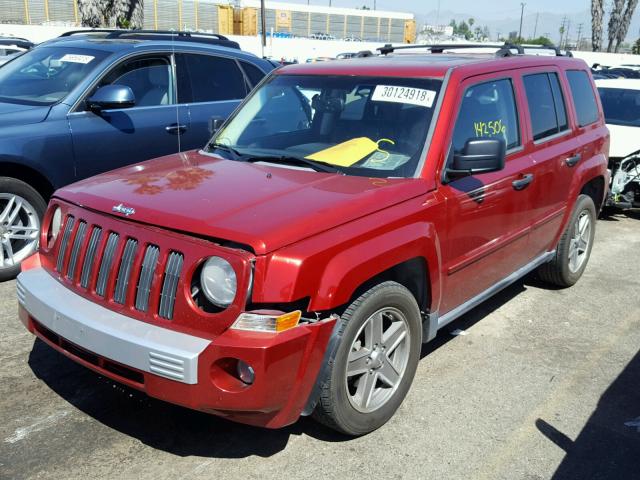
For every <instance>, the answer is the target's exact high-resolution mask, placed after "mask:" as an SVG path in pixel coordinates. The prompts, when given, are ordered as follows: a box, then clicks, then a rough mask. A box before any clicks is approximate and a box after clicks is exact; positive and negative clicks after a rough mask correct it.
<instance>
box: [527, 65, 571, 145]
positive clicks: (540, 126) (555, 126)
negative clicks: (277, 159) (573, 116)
mask: <svg viewBox="0 0 640 480" xmlns="http://www.w3.org/2000/svg"><path fill="white" fill-rule="evenodd" d="M552 79H553V80H552ZM554 81H555V82H554ZM523 82H524V89H525V93H526V96H527V104H528V105H529V114H530V115H531V129H532V131H533V139H534V140H540V139H542V138H545V137H548V136H550V135H554V134H556V133H559V132H561V131H562V130H566V129H567V115H566V112H565V111H564V104H563V100H562V94H561V92H560V88H559V84H558V77H557V76H556V75H555V74H553V73H552V74H548V73H536V74H534V75H525V76H524V78H523ZM554 84H555V93H554V88H553V85H554ZM556 98H558V101H557V102H556Z"/></svg>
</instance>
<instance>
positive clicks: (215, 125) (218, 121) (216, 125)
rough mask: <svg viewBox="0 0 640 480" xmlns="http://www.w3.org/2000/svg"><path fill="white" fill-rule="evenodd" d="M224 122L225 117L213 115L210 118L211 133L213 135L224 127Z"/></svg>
mask: <svg viewBox="0 0 640 480" xmlns="http://www.w3.org/2000/svg"><path fill="white" fill-rule="evenodd" d="M223 123H224V118H222V117H211V118H210V119H209V135H213V134H214V133H216V132H217V131H218V130H220V127H222V124H223Z"/></svg>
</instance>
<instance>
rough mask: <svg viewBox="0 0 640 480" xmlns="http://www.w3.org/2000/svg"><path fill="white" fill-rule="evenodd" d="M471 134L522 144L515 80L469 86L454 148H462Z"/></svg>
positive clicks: (455, 132) (456, 130)
mask: <svg viewBox="0 0 640 480" xmlns="http://www.w3.org/2000/svg"><path fill="white" fill-rule="evenodd" d="M471 138H502V139H504V141H505V143H506V145H507V149H511V148H514V147H517V146H519V145H520V127H519V125H518V116H517V112H516V104H515V98H514V95H513V85H512V84H511V80H508V79H502V80H494V81H490V82H485V83H480V84H478V85H473V86H472V87H469V88H468V89H467V90H466V91H465V94H464V98H463V99H462V104H461V105H460V111H459V113H458V119H457V120H456V124H455V128H454V130H453V142H452V143H453V151H454V152H462V150H463V148H464V145H465V143H466V142H467V140H469V139H471Z"/></svg>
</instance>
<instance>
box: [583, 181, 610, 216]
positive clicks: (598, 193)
mask: <svg viewBox="0 0 640 480" xmlns="http://www.w3.org/2000/svg"><path fill="white" fill-rule="evenodd" d="M605 192H606V187H605V181H604V177H603V176H602V175H599V176H597V177H594V178H592V179H591V180H588V181H587V182H585V183H584V184H583V185H582V188H581V189H580V195H588V196H589V197H591V199H592V200H593V204H594V205H595V206H596V212H600V210H601V209H602V207H603V206H604V202H605Z"/></svg>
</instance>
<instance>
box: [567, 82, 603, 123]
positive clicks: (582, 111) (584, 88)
mask: <svg viewBox="0 0 640 480" xmlns="http://www.w3.org/2000/svg"><path fill="white" fill-rule="evenodd" d="M567 80H569V87H570V89H571V96H572V97H573V104H574V105H575V108H576V115H577V116H578V125H580V126H581V127H584V126H585V125H589V124H590V123H593V122H596V121H597V120H598V106H597V104H596V97H595V94H594V93H593V88H592V87H591V81H590V80H589V76H588V75H587V72H585V71H584V70H569V71H567Z"/></svg>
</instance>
